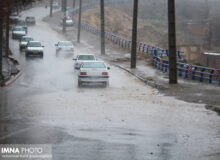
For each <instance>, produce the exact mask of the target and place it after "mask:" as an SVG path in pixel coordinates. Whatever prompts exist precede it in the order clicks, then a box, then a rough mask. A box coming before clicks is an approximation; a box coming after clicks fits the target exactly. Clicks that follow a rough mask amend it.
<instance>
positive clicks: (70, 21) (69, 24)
mask: <svg viewBox="0 0 220 160" xmlns="http://www.w3.org/2000/svg"><path fill="white" fill-rule="evenodd" d="M65 20H66V27H71V26H73V25H74V21H73V19H72V18H71V17H70V16H68V17H67V18H65ZM60 25H61V26H62V25H63V20H61V22H60Z"/></svg>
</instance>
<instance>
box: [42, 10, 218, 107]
mask: <svg viewBox="0 0 220 160" xmlns="http://www.w3.org/2000/svg"><path fill="white" fill-rule="evenodd" d="M59 19H60V12H57V13H54V15H53V17H52V18H50V17H46V18H44V21H45V22H47V23H48V24H49V25H50V26H51V27H52V28H53V29H54V30H56V31H57V32H59V33H62V31H61V28H60V27H58V25H59V24H58V22H59ZM64 35H65V37H66V38H67V39H68V40H71V41H73V43H74V45H76V46H77V47H80V48H81V50H83V49H84V48H87V50H88V48H91V49H90V50H91V53H96V54H97V55H100V43H99V42H100V38H99V37H97V36H95V35H93V34H91V33H89V32H86V31H84V30H81V43H80V44H77V43H76V38H77V37H76V36H77V29H76V28H75V29H73V30H72V29H71V30H68V31H67V32H66V33H65V34H64ZM99 57H100V58H102V59H104V60H106V61H108V62H111V63H112V64H114V65H117V66H118V67H120V68H123V69H124V70H126V71H128V72H130V73H131V74H133V75H135V76H136V77H138V78H139V79H140V80H142V81H143V82H145V83H146V84H148V85H150V86H152V87H155V88H157V89H159V91H160V93H162V94H165V95H166V96H173V97H176V98H178V99H180V100H184V101H187V102H192V103H201V104H207V106H209V107H207V108H216V107H217V108H218V107H219V108H220V99H219V95H220V86H219V85H218V84H209V83H208V82H202V83H200V82H199V81H192V80H185V79H183V78H180V79H179V80H178V84H176V85H169V79H168V75H167V74H165V73H162V72H161V71H159V70H157V69H155V68H154V67H152V65H151V60H150V59H147V58H145V57H144V56H139V57H138V60H137V68H136V69H130V53H129V51H126V50H123V49H121V48H119V47H118V46H115V45H114V44H112V43H111V42H110V41H107V40H106V55H105V56H99Z"/></svg>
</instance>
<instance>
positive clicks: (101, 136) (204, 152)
mask: <svg viewBox="0 0 220 160" xmlns="http://www.w3.org/2000/svg"><path fill="white" fill-rule="evenodd" d="M48 13H49V10H47V9H45V8H34V9H31V10H28V11H25V12H23V13H22V16H23V18H24V17H25V16H26V15H33V16H35V17H36V18H37V25H36V26H31V27H29V35H30V36H33V37H34V39H35V40H39V41H41V43H42V44H43V45H44V46H45V48H44V51H45V52H44V58H43V59H40V58H37V57H35V58H28V59H26V58H25V55H24V52H19V46H18V41H16V40H11V42H10V47H11V49H12V51H13V52H14V54H15V56H16V57H17V58H18V60H19V61H20V63H21V66H22V69H23V74H22V76H21V77H20V78H19V79H18V80H17V81H16V82H15V83H13V84H12V85H11V86H9V87H6V88H2V89H1V90H0V117H1V121H0V143H1V144H51V145H52V147H53V159H57V160H60V159H71V160H73V159H74V160H154V159H155V160H177V159H178V160H219V159H220V123H219V122H220V120H219V117H218V116H217V115H216V113H214V112H211V111H207V110H205V109H204V106H203V105H199V104H193V103H186V102H183V101H179V100H176V99H174V98H172V97H166V96H164V95H161V94H160V93H159V92H158V91H157V90H156V89H153V88H151V87H149V86H146V85H145V84H143V83H141V82H140V81H139V80H138V79H136V78H135V77H133V76H131V75H129V74H128V73H126V72H124V71H122V70H120V69H118V68H116V67H114V66H112V65H111V64H108V65H109V66H110V67H111V70H110V85H109V87H107V88H104V87H102V86H101V85H95V86H93V85H89V86H85V87H83V88H78V86H77V71H74V69H73V65H74V62H73V60H72V58H73V55H66V54H65V53H61V54H60V55H59V56H57V55H56V53H55V46H54V44H55V43H57V42H58V41H60V40H65V37H64V36H63V35H61V34H59V33H57V32H56V31H54V30H52V29H51V28H50V27H49V25H48V24H47V23H45V22H43V21H42V18H43V17H45V16H47V15H48ZM75 38H76V37H73V39H75ZM82 43H83V44H82V45H83V47H82V45H80V44H75V43H74V44H75V46H76V49H75V53H74V54H75V55H76V54H77V53H92V54H97V53H99V48H98V47H96V46H92V47H91V46H90V45H89V44H85V43H86V41H83V40H82ZM85 46H87V47H85Z"/></svg>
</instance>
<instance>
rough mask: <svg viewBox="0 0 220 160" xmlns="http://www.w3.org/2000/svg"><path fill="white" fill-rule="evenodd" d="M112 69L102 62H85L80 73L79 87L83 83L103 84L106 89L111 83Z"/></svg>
mask: <svg viewBox="0 0 220 160" xmlns="http://www.w3.org/2000/svg"><path fill="white" fill-rule="evenodd" d="M109 69H110V68H109V67H107V66H106V64H105V63H104V62H102V61H88V62H83V63H82V65H81V67H80V69H79V73H78V86H79V87H81V86H82V84H83V83H103V84H104V85H105V87H106V86H107V85H108V83H109V72H108V70H109Z"/></svg>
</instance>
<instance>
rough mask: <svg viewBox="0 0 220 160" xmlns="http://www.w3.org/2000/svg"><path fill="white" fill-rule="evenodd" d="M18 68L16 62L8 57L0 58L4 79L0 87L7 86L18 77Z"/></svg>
mask: <svg viewBox="0 0 220 160" xmlns="http://www.w3.org/2000/svg"><path fill="white" fill-rule="evenodd" d="M20 73H21V71H20V67H19V63H18V61H17V60H16V59H15V58H14V57H12V56H9V57H8V58H6V57H3V58H2V74H3V77H4V79H3V80H2V81H1V82H0V84H1V86H8V85H9V84H11V83H12V82H13V81H14V80H15V79H17V77H18V76H19V75H20Z"/></svg>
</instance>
